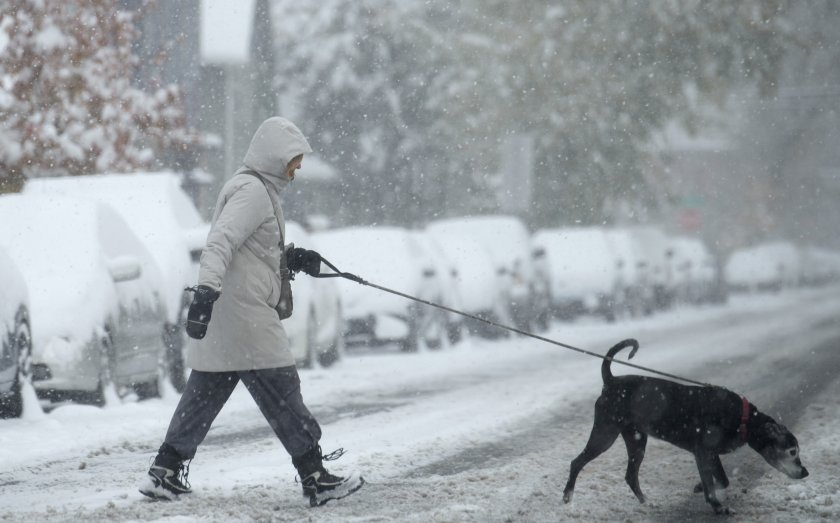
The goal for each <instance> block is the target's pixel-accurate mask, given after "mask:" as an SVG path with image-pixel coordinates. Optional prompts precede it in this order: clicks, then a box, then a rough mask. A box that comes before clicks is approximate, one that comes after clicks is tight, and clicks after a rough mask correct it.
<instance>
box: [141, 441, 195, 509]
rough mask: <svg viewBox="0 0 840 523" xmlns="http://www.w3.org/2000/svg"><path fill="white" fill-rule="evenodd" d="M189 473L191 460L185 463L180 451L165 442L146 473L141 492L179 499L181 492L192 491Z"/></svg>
mask: <svg viewBox="0 0 840 523" xmlns="http://www.w3.org/2000/svg"><path fill="white" fill-rule="evenodd" d="M189 474H190V466H189V462H187V463H186V464H185V463H184V460H183V459H181V456H180V455H179V454H178V452H177V451H176V450H175V449H173V448H172V447H170V446H169V445H167V444H166V443H164V444H163V445H161V447H160V450H159V451H158V455H157V457H155V462H154V463H153V464H152V466H151V467H150V468H149V472H148V473H147V474H146V481H145V482H144V483H143V485H141V486H140V493H141V494H143V495H144V496H149V497H150V498H152V499H160V500H167V501H172V500H174V499H178V496H180V495H181V494H189V493H191V492H192V490H190V482H189V481H187V477H188V476H189Z"/></svg>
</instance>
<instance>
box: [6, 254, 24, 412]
mask: <svg viewBox="0 0 840 523" xmlns="http://www.w3.org/2000/svg"><path fill="white" fill-rule="evenodd" d="M30 332H31V331H30V328H29V291H28V290H27V288H26V282H25V281H24V279H23V275H22V274H21V272H20V270H18V268H17V265H16V264H15V262H14V261H13V260H12V259H11V258H10V257H9V255H8V254H6V251H5V249H4V248H3V247H0V418H17V417H19V416H20V415H21V414H22V412H23V397H22V388H23V386H24V383H25V382H26V381H27V380H29V379H30V369H31V366H30V363H31V360H32V335H31V334H30Z"/></svg>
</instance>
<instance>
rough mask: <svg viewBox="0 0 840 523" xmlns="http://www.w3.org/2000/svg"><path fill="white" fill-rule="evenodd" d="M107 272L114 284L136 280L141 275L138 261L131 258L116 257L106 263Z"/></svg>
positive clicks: (141, 271)
mask: <svg viewBox="0 0 840 523" xmlns="http://www.w3.org/2000/svg"><path fill="white" fill-rule="evenodd" d="M107 265H108V272H109V273H111V279H112V280H114V282H115V283H120V282H124V281H131V280H136V279H138V278H139V277H140V275H141V274H143V269H142V268H141V267H140V261H139V260H137V258H135V257H133V256H118V257H116V258H111V259H110V260H108V261H107Z"/></svg>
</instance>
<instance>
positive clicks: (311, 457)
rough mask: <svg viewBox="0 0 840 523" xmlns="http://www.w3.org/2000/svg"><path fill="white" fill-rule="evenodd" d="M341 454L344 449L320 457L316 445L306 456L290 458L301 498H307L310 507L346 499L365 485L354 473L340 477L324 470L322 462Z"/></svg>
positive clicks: (319, 449)
mask: <svg viewBox="0 0 840 523" xmlns="http://www.w3.org/2000/svg"><path fill="white" fill-rule="evenodd" d="M343 454H344V449H339V450H337V451H335V452H332V453H330V454H329V455H327V456H322V455H321V447H320V446H318V445H316V446H315V447H314V448H312V449H310V450H309V451H308V452H306V454H304V455H302V456H299V457H297V458H292V463H293V464H294V466H295V468H296V469H297V471H298V474H299V475H300V482H301V485H303V497H305V498H309V506H310V507H319V506H321V505H323V504H325V503H326V502H327V501H329V500H331V499H341V498H344V497H347V496H349V495H350V494H352V493H354V492H356V491H357V490H359V489H360V488H362V485H364V484H365V480H364V478H362V476H360V475H359V474H358V473H356V472H353V473H351V474H349V475H348V476H347V477H341V476H336V475H334V474H330V473H329V472H328V471H327V469H325V468H324V465H323V461H332V460H335V459H338V458H340V457H341V456H342V455H343Z"/></svg>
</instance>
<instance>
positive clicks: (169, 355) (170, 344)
mask: <svg viewBox="0 0 840 523" xmlns="http://www.w3.org/2000/svg"><path fill="white" fill-rule="evenodd" d="M186 344H187V335H186V331H185V330H184V327H183V326H182V324H180V323H179V324H178V325H169V324H167V325H166V326H165V327H164V333H163V345H164V347H165V348H166V354H165V360H164V365H165V368H164V371H165V374H166V379H168V380H169V382H170V383H171V384H172V387H173V388H174V389H175V390H176V391H177V392H178V393H182V392H184V389H186V388H187V375H186V364H185V363H184V348H185V347H186Z"/></svg>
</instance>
